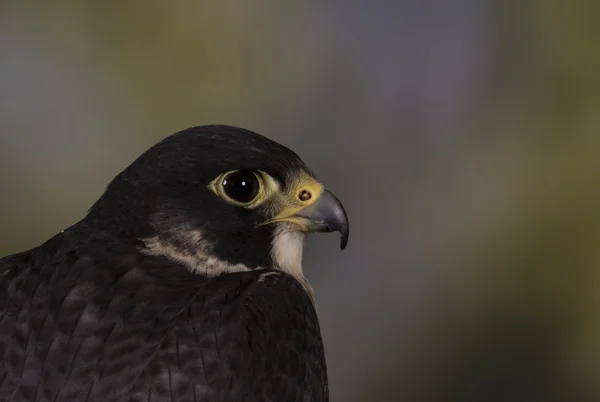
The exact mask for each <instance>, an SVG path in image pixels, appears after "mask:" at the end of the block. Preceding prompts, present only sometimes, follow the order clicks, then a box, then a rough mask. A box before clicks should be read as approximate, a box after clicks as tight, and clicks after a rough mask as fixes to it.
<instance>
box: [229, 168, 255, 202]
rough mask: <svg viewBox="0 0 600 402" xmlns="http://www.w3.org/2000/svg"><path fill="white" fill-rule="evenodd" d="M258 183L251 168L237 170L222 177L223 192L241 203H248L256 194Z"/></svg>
mask: <svg viewBox="0 0 600 402" xmlns="http://www.w3.org/2000/svg"><path fill="white" fill-rule="evenodd" d="M259 189H260V183H259V182H258V178H257V177H256V175H255V174H254V172H252V171H251V170H238V171H237V172H233V173H229V174H228V175H227V176H225V178H224V179H223V190H224V191H225V194H227V196H228V197H229V198H231V199H233V200H234V201H237V202H240V203H242V204H246V203H249V202H250V201H252V200H254V198H256V196H257V195H258V190H259Z"/></svg>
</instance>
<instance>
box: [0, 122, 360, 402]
mask: <svg viewBox="0 0 600 402" xmlns="http://www.w3.org/2000/svg"><path fill="white" fill-rule="evenodd" d="M315 231H316V232H319V231H324V232H331V231H339V232H340V233H341V246H342V249H343V248H344V247H345V245H346V242H347V240H348V233H349V226H348V219H347V217H346V213H345V211H344V208H343V207H342V205H341V203H340V202H339V201H338V200H337V198H336V197H335V196H334V195H333V194H332V193H331V192H330V191H328V190H327V189H325V188H324V186H323V185H322V184H321V183H320V182H319V181H317V179H316V178H315V176H314V175H313V174H312V173H311V172H310V171H309V169H308V168H307V166H306V165H305V164H304V163H303V162H302V160H301V159H300V158H299V157H298V156H297V155H296V154H295V153H294V152H293V151H291V150H290V149H288V148H286V147H284V146H282V145H280V144H278V143H276V142H274V141H271V140H269V139H267V138H265V137H263V136H261V135H259V134H256V133H253V132H251V131H247V130H244V129H241V128H236V127H231V126H217V125H213V126H200V127H193V128H190V129H187V130H184V131H181V132H178V133H176V134H173V135H171V136H169V137H167V138H166V139H164V140H163V141H161V142H159V143H158V144H156V145H154V146H153V147H151V148H150V149H149V150H148V151H146V152H145V153H143V154H142V155H141V156H140V157H139V158H138V159H136V160H135V161H134V162H133V163H132V164H131V165H130V166H129V167H127V168H126V169H125V170H124V171H123V172H121V173H120V174H119V175H117V176H116V178H115V179H114V180H112V181H111V182H110V184H109V185H108V186H107V189H106V191H105V192H104V194H103V195H102V196H101V197H100V198H99V199H98V200H97V201H96V202H95V203H94V204H93V206H92V207H91V208H90V210H89V212H88V213H87V215H86V216H85V217H84V218H83V219H82V220H81V221H79V222H78V223H76V224H74V225H73V226H71V227H69V228H67V229H65V230H64V231H62V232H60V233H59V234H57V235H56V236H54V237H52V238H51V239H50V240H48V241H46V242H45V243H44V244H42V245H40V246H39V247H36V248H34V249H32V250H29V251H25V252H22V253H20V254H15V255H11V256H8V257H5V258H3V259H1V260H0V401H3V402H9V401H94V402H95V401H102V402H110V401H151V402H152V401H155V402H159V401H178V402H185V401H202V402H208V401H211V402H213V401H214V402H217V401H228V402H237V401H240V402H242V401H248V402H250V401H265V402H269V401H277V402H285V401H293V402H296V401H298V402H299V401H302V402H308V401H311V402H319V401H327V400H328V398H329V396H328V384H327V371H326V364H325V356H324V351H323V343H322V340H321V334H320V328H319V322H318V320H317V313H316V310H315V305H314V300H313V295H312V290H311V287H310V285H309V284H308V282H307V281H306V279H305V277H304V275H303V273H302V265H301V260H302V244H303V239H304V237H305V235H306V233H307V232H315Z"/></svg>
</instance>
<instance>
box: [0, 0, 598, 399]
mask: <svg viewBox="0 0 600 402" xmlns="http://www.w3.org/2000/svg"><path fill="white" fill-rule="evenodd" d="M599 18H600V3H599V2H594V1H592V0H587V1H584V0H574V1H571V2H561V1H558V0H546V1H542V0H524V1H521V2H516V1H492V0H396V1H391V0H388V1H385V0H375V1H370V2H366V1H363V2H361V1H357V0H345V1H342V0H322V1H308V2H294V1H291V2H280V1H276V0H257V1H243V0H226V1H222V2H199V1H197V2H192V1H171V2H157V1H124V2H116V1H105V2H100V1H53V2H39V1H38V2H28V1H6V0H2V1H0V191H1V196H0V222H2V224H1V225H0V255H6V254H10V253H14V252H17V251H20V250H24V249H28V248H31V247H33V246H36V245H38V244H40V243H41V242H43V241H44V240H45V239H47V238H49V237H50V236H52V235H53V234H55V233H56V232H58V231H60V230H62V229H63V228H65V227H67V226H69V225H70V224H72V223H74V222H76V221H77V220H79V219H80V218H81V217H82V216H83V215H84V214H85V213H86V210H87V209H88V208H89V206H90V205H91V204H92V203H93V201H94V200H95V199H96V198H97V197H98V196H99V195H100V194H101V193H102V191H103V189H104V188H105V185H106V184H107V183H108V182H109V180H110V179H111V178H112V177H114V176H115V175H116V174H117V173H118V172H119V171H121V170H122V169H123V168H124V167H126V166H127V165H128V164H129V163H130V162H131V161H133V159H135V158H136V157H137V156H138V155H139V154H140V153H142V152H143V151H144V150H146V149H147V148H148V147H150V146H151V145H152V144H154V143H155V142H157V141H159V140H160V139H162V138H164V137H165V136H167V135H169V134H171V133H173V132H175V131H178V130H180V129H184V128H187V127H190V126H193V125H200V124H208V123H224V124H232V125H239V126H243V127H246V128H248V129H251V130H254V131H257V132H260V133H262V134H265V135H267V136H269V137H271V138H273V139H275V140H277V141H279V142H281V143H283V144H285V145H287V146H289V147H290V148H292V149H294V150H295V151H296V152H297V153H299V154H300V155H301V156H302V157H303V159H304V160H305V161H306V162H307V163H308V164H309V165H310V166H311V167H312V168H313V170H314V171H315V172H317V174H318V176H319V178H320V179H322V181H323V182H324V183H325V184H326V185H328V187H330V188H331V189H332V190H333V191H334V192H335V193H336V194H337V195H338V196H339V198H340V199H341V200H342V201H343V202H344V205H345V206H346V208H347V211H348V214H349V216H350V220H351V227H352V233H351V237H350V243H349V245H348V248H347V249H346V251H344V252H339V250H338V248H337V246H338V239H337V238H336V237H335V236H315V237H313V238H312V239H311V241H310V242H309V245H308V249H307V252H306V257H305V264H304V265H305V271H306V273H307V276H308V278H309V280H310V281H311V283H312V284H313V286H314V288H315V290H316V299H317V302H318V308H319V313H320V318H321V322H322V331H323V336H324V341H325V346H326V351H327V358H328V366H329V374H330V383H331V399H332V401H347V402H359V401H410V402H421V401H423V402H428V401H436V402H437V401H468V402H470V401H490V402H495V401H506V402H512V401H527V402H531V401H598V400H600V380H599V378H600V291H599V290H600V269H599V268H600V155H599V154H600V152H599V149H600V113H599V110H600V74H599V73H598V72H599V71H600V45H599V44H600V24H598V20H599Z"/></svg>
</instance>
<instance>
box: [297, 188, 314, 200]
mask: <svg viewBox="0 0 600 402" xmlns="http://www.w3.org/2000/svg"><path fill="white" fill-rule="evenodd" d="M298 198H299V199H300V201H308V200H310V199H311V198H312V194H311V193H310V191H308V190H302V191H300V193H299V194H298Z"/></svg>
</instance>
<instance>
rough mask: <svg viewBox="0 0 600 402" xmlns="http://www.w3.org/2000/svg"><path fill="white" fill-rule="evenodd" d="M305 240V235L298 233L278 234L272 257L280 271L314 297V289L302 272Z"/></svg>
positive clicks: (274, 242)
mask: <svg viewBox="0 0 600 402" xmlns="http://www.w3.org/2000/svg"><path fill="white" fill-rule="evenodd" d="M304 238H305V235H304V233H303V232H298V231H281V232H280V233H276V234H275V237H274V238H273V248H272V249H271V257H272V258H273V262H274V263H275V266H276V267H277V268H278V269H280V270H281V271H283V272H285V273H288V274H290V275H292V276H293V277H294V278H295V279H296V280H297V281H298V282H300V284H302V286H303V287H304V288H305V289H306V291H307V292H308V293H309V294H310V295H312V288H311V286H310V285H309V283H308V281H307V280H306V278H305V277H304V272H303V271H302V252H303V251H304Z"/></svg>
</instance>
